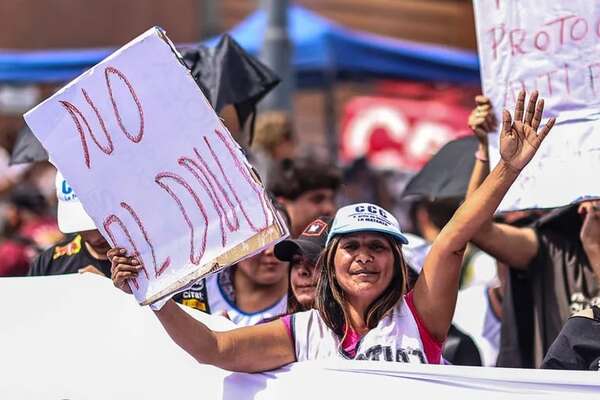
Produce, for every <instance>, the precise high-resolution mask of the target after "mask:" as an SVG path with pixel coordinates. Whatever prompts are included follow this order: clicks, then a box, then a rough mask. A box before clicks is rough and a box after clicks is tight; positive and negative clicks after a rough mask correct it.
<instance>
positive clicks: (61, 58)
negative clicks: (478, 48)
mask: <svg viewBox="0 0 600 400" xmlns="http://www.w3.org/2000/svg"><path fill="white" fill-rule="evenodd" d="M288 24H289V37H290V40H291V42H292V46H293V53H292V54H293V56H292V67H293V69H294V71H295V76H296V85H297V87H300V88H306V87H321V88H324V89H325V95H326V96H327V97H328V98H327V99H326V101H325V107H327V109H326V110H325V112H324V115H325V119H326V121H325V125H326V127H327V130H328V132H329V133H330V134H328V135H327V140H328V147H329V149H330V151H331V153H332V154H334V152H335V150H336V149H337V137H336V135H334V134H333V133H334V132H335V131H336V129H335V124H336V113H335V110H334V108H333V107H334V106H333V105H334V101H333V100H334V99H333V90H332V88H333V85H334V83H335V82H336V81H338V80H348V79H350V80H355V79H365V78H404V79H413V80H427V81H434V82H435V81H441V82H452V83H471V84H478V83H479V62H478V57H477V54H476V53H475V52H469V51H464V50H457V49H450V48H445V47H441V46H434V45H426V44H420V43H415V42H409V41H402V40H397V39H391V38H385V37H382V36H378V35H373V34H369V33H366V32H359V31H352V30H350V29H347V28H344V27H342V26H340V25H338V24H336V23H334V22H331V21H329V20H327V19H325V18H323V17H320V16H318V15H317V14H315V13H313V12H311V11H309V10H306V9H304V8H302V7H299V6H291V7H289V9H288ZM266 28H267V15H266V13H265V12H264V11H263V10H258V11H256V12H254V13H253V14H251V15H250V16H249V17H247V18H246V19H245V20H244V21H242V22H241V23H240V24H239V25H238V26H237V27H235V28H234V29H233V30H232V31H231V32H230V34H231V35H232V36H233V37H234V39H235V40H236V41H237V42H239V43H240V45H241V46H242V47H243V48H244V49H245V50H246V51H248V52H249V53H250V54H252V55H258V54H259V53H260V49H261V47H262V41H263V37H264V32H265V31H266ZM218 40H219V38H218V37H217V38H213V39H210V40H208V41H206V42H205V43H204V44H207V45H209V46H213V45H216V43H217V41H218ZM190 46H193V45H192V44H188V45H182V46H181V47H190ZM113 51H114V49H111V48H102V49H62V50H45V51H11V52H7V51H3V52H2V51H0V83H2V82H9V83H29V82H40V83H41V82H44V83H59V82H64V81H68V80H70V79H72V78H75V77H77V76H78V75H80V74H81V73H82V72H83V71H85V70H86V69H88V68H90V67H91V66H93V65H95V64H97V63H98V62H100V61H101V60H102V59H103V58H105V57H106V56H108V55H109V54H111V53H112V52H113Z"/></svg>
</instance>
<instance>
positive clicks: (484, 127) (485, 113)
mask: <svg viewBox="0 0 600 400" xmlns="http://www.w3.org/2000/svg"><path fill="white" fill-rule="evenodd" d="M475 103H476V104H477V106H476V107H475V108H474V109H473V111H471V114H470V115H469V120H468V125H469V128H471V129H472V130H473V132H474V133H475V135H476V136H477V139H478V140H479V142H480V143H483V144H485V145H486V146H487V143H488V134H489V133H490V132H492V131H493V130H494V129H495V128H496V117H495V116H494V110H493V108H492V102H491V101H490V99H489V98H487V97H486V96H483V95H479V96H476V97H475Z"/></svg>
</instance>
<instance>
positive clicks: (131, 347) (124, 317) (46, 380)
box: [0, 274, 600, 400]
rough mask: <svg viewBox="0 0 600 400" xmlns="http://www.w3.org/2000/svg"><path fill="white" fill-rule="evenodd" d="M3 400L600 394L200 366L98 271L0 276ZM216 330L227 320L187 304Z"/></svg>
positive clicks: (384, 368)
mask: <svg viewBox="0 0 600 400" xmlns="http://www.w3.org/2000/svg"><path fill="white" fill-rule="evenodd" d="M0 304H2V307H0V321H2V329H0V398H2V399H11V400H25V399H32V400H34V399H35V400H43V399H49V400H50V399H51V400H56V399H70V400H84V399H85V400H96V399H97V400H105V399H112V400H120V399H123V400H131V399H145V400H152V399H190V400H191V399H199V400H200V399H202V400H212V399H214V400H217V399H218V400H246V399H248V400H250V399H264V400H269V399H292V400H293V399H299V400H306V399H326V398H329V399H346V400H353V399H357V400H365V399H373V400H384V399H388V398H389V399H393V398H407V397H415V396H418V397H419V398H422V399H443V400H469V399H473V400H481V399H490V400H497V399H502V400H508V399H510V400H541V399H544V400H547V399H556V400H565V399H577V400H585V399H590V400H591V399H594V400H596V399H597V398H598V394H599V393H600V379H598V372H572V371H541V370H518V369H508V368H498V369H494V368H483V367H453V366H438V365H409V364H402V363H391V362H387V363H386V362H375V361H337V362H335V361H333V362H304V363H296V364H292V365H291V366H288V367H285V368H282V369H279V370H276V371H272V372H266V373H262V374H241V373H231V372H228V371H224V370H221V369H218V368H214V367H210V366H206V365H201V364H198V363H197V362H196V361H195V360H194V359H193V358H192V357H190V356H189V355H187V354H186V353H185V352H184V351H183V350H182V349H180V348H179V347H178V346H177V345H176V344H175V343H174V342H173V341H172V340H171V339H170V338H169V336H168V335H167V333H166V332H165V331H164V330H163V328H162V327H161V325H160V323H159V322H158V319H157V318H156V317H155V316H154V315H153V313H152V312H151V311H150V310H149V309H147V308H140V307H138V306H137V304H136V302H135V301H134V299H133V298H132V297H131V296H127V295H125V294H123V293H121V292H120V291H119V290H117V289H115V288H114V287H113V286H112V282H111V281H110V280H109V279H106V278H104V277H100V276H97V275H94V274H83V275H77V274H73V275H62V276H49V277H32V278H0ZM185 308H186V309H187V310H188V311H189V312H190V313H191V314H192V315H193V316H195V317H196V318H197V319H200V320H202V321H204V322H205V323H206V324H209V326H211V327H212V328H213V329H217V330H227V329H229V328H231V322H229V321H227V320H225V319H224V318H223V317H219V316H211V315H207V314H203V313H200V312H198V311H195V310H192V309H188V308H187V307H185Z"/></svg>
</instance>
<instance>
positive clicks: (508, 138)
mask: <svg viewBox="0 0 600 400" xmlns="http://www.w3.org/2000/svg"><path fill="white" fill-rule="evenodd" d="M543 111H544V99H540V100H539V101H538V92H537V90H536V91H533V92H532V93H531V96H530V97H529V103H528V104H527V110H526V111H525V91H521V92H520V93H519V97H518V98H517V104H516V106H515V119H514V121H513V120H512V118H511V115H510V112H508V110H504V112H503V113H502V132H501V133H500V157H502V160H503V161H504V162H505V163H506V164H507V165H508V166H510V167H511V168H513V169H515V170H517V171H521V170H522V169H523V168H524V167H525V166H526V165H527V163H528V162H529V161H531V159H532V158H533V156H534V155H535V153H536V152H537V150H538V149H539V147H540V144H541V143H542V141H543V140H544V138H545V137H546V135H548V132H550V129H552V126H554V122H555V121H556V118H551V119H550V120H548V123H546V125H545V126H544V127H543V128H542V129H540V130H539V132H538V128H539V126H540V122H541V121H542V113H543Z"/></svg>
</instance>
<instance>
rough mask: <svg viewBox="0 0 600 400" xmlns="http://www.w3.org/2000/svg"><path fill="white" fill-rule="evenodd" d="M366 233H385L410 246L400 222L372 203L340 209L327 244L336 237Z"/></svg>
mask: <svg viewBox="0 0 600 400" xmlns="http://www.w3.org/2000/svg"><path fill="white" fill-rule="evenodd" d="M364 231H369V232H379V233H385V234H387V235H390V236H392V237H393V238H394V239H396V240H398V241H399V242H400V243H402V244H408V239H406V237H405V236H404V235H403V234H402V232H401V231H400V224H398V220H397V219H396V218H395V217H394V216H393V215H392V214H391V213H390V212H388V211H386V210H384V209H383V208H381V207H379V206H376V205H375V204H370V203H358V204H351V205H349V206H346V207H342V208H340V209H339V210H338V211H337V213H336V214H335V218H334V219H333V223H332V225H331V229H330V230H329V235H328V236H327V244H329V242H330V241H331V239H332V238H333V237H334V236H336V235H342V234H345V233H353V232H364Z"/></svg>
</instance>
